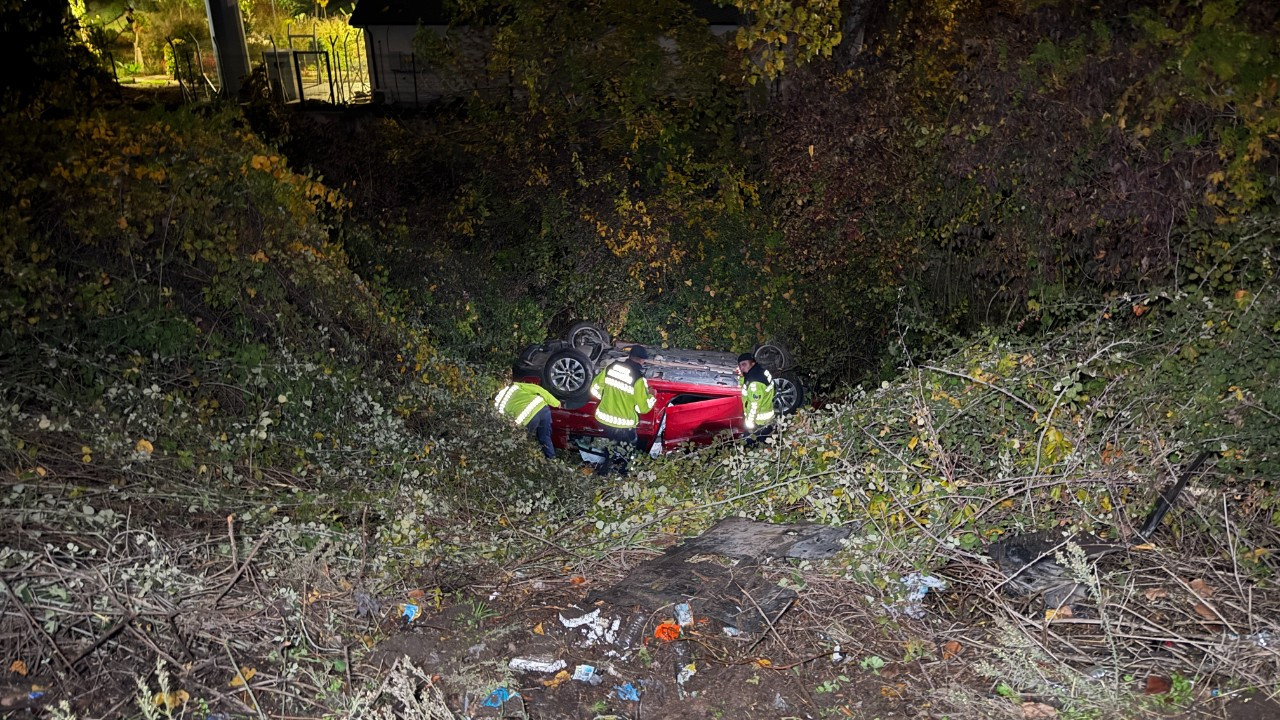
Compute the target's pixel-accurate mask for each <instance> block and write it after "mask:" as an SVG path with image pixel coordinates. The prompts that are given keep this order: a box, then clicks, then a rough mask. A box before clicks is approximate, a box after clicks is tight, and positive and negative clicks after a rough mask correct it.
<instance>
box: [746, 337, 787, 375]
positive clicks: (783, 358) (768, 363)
mask: <svg viewBox="0 0 1280 720" xmlns="http://www.w3.org/2000/svg"><path fill="white" fill-rule="evenodd" d="M751 354H752V355H754V356H755V358H756V362H758V363H760V364H761V365H763V366H765V367H766V368H768V369H769V370H771V371H773V372H775V373H780V372H784V371H786V370H790V369H791V367H792V362H791V351H790V350H788V349H787V346H786V345H783V344H782V343H780V342H778V341H777V340H769V341H767V342H762V343H760V344H759V345H756V346H755V347H753V348H751Z"/></svg>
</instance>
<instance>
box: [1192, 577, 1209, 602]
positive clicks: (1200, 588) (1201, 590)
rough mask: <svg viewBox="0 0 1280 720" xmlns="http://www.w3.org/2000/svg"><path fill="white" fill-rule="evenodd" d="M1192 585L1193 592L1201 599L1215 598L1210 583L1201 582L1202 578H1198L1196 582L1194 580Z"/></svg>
mask: <svg viewBox="0 0 1280 720" xmlns="http://www.w3.org/2000/svg"><path fill="white" fill-rule="evenodd" d="M1190 585H1191V590H1192V592H1194V593H1195V594H1197V595H1199V596H1200V597H1202V598H1209V597H1213V587H1212V586H1210V585H1209V583H1206V582H1205V581H1203V580H1201V579H1200V578H1196V579H1195V580H1192V581H1191V583H1190Z"/></svg>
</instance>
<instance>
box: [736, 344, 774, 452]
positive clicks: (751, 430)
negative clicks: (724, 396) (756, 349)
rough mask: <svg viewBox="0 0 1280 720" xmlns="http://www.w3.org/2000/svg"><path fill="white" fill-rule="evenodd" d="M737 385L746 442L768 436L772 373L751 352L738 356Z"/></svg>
mask: <svg viewBox="0 0 1280 720" xmlns="http://www.w3.org/2000/svg"><path fill="white" fill-rule="evenodd" d="M738 385H739V386H740V387H741V388H742V418H743V425H744V426H745V427H746V431H747V444H748V445H755V444H756V443H757V442H760V441H762V440H764V439H765V438H767V437H769V434H770V433H772V432H773V413H774V410H773V375H772V374H771V373H770V372H769V371H768V370H766V369H764V367H762V366H761V365H760V363H757V362H756V358H755V356H754V355H752V354H751V353H742V354H741V355H739V356H738Z"/></svg>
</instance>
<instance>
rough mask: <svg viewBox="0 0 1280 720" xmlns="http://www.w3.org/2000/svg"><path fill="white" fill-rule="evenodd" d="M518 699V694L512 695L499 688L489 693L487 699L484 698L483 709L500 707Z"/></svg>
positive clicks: (506, 690)
mask: <svg viewBox="0 0 1280 720" xmlns="http://www.w3.org/2000/svg"><path fill="white" fill-rule="evenodd" d="M518 697H520V693H513V692H511V691H510V690H508V689H506V688H504V687H500V688H498V689H497V690H494V691H493V692H491V693H489V697H488V698H485V701H484V706H485V707H502V705H503V703H508V702H511V701H512V700H515V699H516V698H518Z"/></svg>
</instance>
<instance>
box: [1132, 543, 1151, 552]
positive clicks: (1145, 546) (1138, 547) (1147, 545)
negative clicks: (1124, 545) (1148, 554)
mask: <svg viewBox="0 0 1280 720" xmlns="http://www.w3.org/2000/svg"><path fill="white" fill-rule="evenodd" d="M1130 549H1131V550H1155V549H1156V546H1155V545H1152V544H1151V543H1142V544H1141V545H1134V546H1133V547H1132V548H1130Z"/></svg>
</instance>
